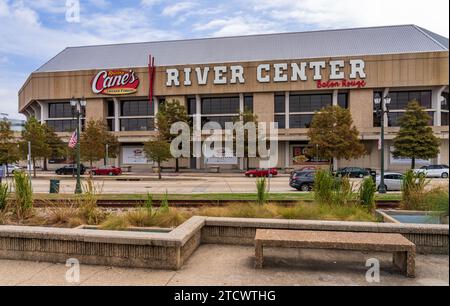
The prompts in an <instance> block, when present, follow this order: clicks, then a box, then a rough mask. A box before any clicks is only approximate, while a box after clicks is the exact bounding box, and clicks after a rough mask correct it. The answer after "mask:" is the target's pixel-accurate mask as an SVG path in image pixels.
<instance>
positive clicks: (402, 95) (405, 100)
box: [389, 90, 432, 110]
mask: <svg viewBox="0 0 450 306" xmlns="http://www.w3.org/2000/svg"><path fill="white" fill-rule="evenodd" d="M389 95H390V97H391V104H390V109H392V110H405V109H406V108H407V106H408V104H409V103H410V102H411V101H413V100H416V101H418V102H419V104H420V105H421V106H422V107H424V108H425V109H431V108H432V103H431V91H430V90H427V91H397V92H395V91H393V92H390V93H389Z"/></svg>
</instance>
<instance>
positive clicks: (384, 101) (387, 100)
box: [373, 93, 391, 194]
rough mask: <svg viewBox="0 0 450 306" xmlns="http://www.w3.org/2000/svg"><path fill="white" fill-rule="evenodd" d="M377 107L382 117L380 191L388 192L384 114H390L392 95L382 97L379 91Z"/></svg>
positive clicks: (378, 114) (376, 101)
mask: <svg viewBox="0 0 450 306" xmlns="http://www.w3.org/2000/svg"><path fill="white" fill-rule="evenodd" d="M373 101H374V103H375V107H376V110H377V116H379V117H380V119H381V176H380V189H379V191H378V192H379V193H381V194H385V193H386V185H385V184H384V115H385V114H389V105H390V104H391V97H390V96H389V94H388V95H386V96H385V97H384V98H381V96H380V94H379V93H376V94H375V98H374V100H373Z"/></svg>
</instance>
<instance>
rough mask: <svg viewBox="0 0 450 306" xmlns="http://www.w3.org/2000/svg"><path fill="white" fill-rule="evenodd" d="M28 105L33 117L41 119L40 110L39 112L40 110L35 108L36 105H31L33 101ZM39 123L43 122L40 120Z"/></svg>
mask: <svg viewBox="0 0 450 306" xmlns="http://www.w3.org/2000/svg"><path fill="white" fill-rule="evenodd" d="M30 107H31V109H32V110H33V114H34V117H35V118H36V119H37V120H40V119H41V112H40V111H41V110H40V109H38V108H36V107H35V106H34V105H33V103H32V104H30ZM41 123H44V122H41Z"/></svg>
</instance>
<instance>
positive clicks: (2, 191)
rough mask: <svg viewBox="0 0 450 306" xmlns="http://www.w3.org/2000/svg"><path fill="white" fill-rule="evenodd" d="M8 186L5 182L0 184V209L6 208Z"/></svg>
mask: <svg viewBox="0 0 450 306" xmlns="http://www.w3.org/2000/svg"><path fill="white" fill-rule="evenodd" d="M8 196H9V187H8V185H7V184H0V210H4V209H5V208H6V202H7V201H8Z"/></svg>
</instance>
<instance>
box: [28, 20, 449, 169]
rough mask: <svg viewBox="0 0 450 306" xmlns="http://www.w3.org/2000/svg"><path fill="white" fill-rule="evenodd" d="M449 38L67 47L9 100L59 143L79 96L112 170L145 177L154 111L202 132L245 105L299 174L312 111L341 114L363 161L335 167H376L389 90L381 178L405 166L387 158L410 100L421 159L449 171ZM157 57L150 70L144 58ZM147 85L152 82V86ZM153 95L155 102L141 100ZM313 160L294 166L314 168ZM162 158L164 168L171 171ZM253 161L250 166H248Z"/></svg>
mask: <svg viewBox="0 0 450 306" xmlns="http://www.w3.org/2000/svg"><path fill="white" fill-rule="evenodd" d="M448 45H449V41H448V38H445V37H442V36H439V35H437V34H435V33H432V32H430V31H428V30H426V29H423V28H420V27H417V26H415V25H402V26H387V27H374V28H358V29H343V30H327V31H314V32H301V33H284V34H269V35H254V36H242V37H227V38H209V39H192V40H179V41H165V42H149V43H132V44H119V45H101V46H87V47H71V48H67V49H65V50H64V51H62V52H61V53H60V54H58V55H56V56H55V57H54V58H52V59H51V60H49V61H48V62H47V63H46V64H44V65H43V66H42V67H40V68H39V69H37V70H36V71H35V72H33V73H32V74H31V75H30V76H29V78H28V80H27V81H26V82H25V84H24V85H23V87H22V89H21V90H20V92H19V110H20V112H21V113H23V114H24V115H26V116H27V117H30V116H35V117H36V118H38V120H40V121H41V122H45V123H47V124H48V125H50V126H52V127H53V128H54V129H55V130H56V131H57V132H58V133H60V135H61V137H63V138H64V139H65V140H68V139H69V138H70V135H71V133H72V132H73V131H74V130H75V127H76V121H75V120H74V119H73V118H72V111H71V107H70V102H69V101H70V99H71V98H72V97H75V98H82V97H83V98H85V99H86V100H87V106H86V116H85V118H84V119H83V122H85V121H86V120H91V119H95V120H104V121H105V122H106V123H107V125H108V128H109V130H110V131H112V132H114V133H115V134H116V135H117V136H118V138H119V141H120V143H121V148H120V156H119V157H118V158H117V160H116V161H115V163H116V164H117V165H121V166H133V168H142V169H148V168H149V164H151V163H150V162H149V161H148V160H147V159H146V158H145V155H144V153H143V143H144V142H146V141H148V140H149V139H151V138H152V137H154V136H155V134H156V132H155V115H156V114H157V112H158V107H159V105H160V104H161V103H164V101H168V100H175V99H176V100H178V101H180V102H181V103H182V104H184V105H185V106H186V109H187V111H188V113H189V115H190V116H191V117H192V118H193V119H194V120H193V121H194V122H197V123H201V125H200V124H194V128H196V129H200V128H201V126H203V125H204V124H205V123H207V122H210V121H215V122H219V123H220V124H222V125H223V124H224V123H225V122H233V121H234V120H235V119H236V118H238V117H239V114H240V113H241V112H242V111H243V110H244V109H249V110H252V111H253V112H254V114H256V115H257V116H258V121H260V122H277V123H278V125H279V129H280V130H279V145H278V146H279V149H278V150H279V152H278V156H279V162H278V167H279V168H281V169H292V168H296V167H299V166H300V164H297V161H298V160H297V159H295V157H297V156H299V155H302V154H304V152H305V149H306V148H307V147H308V137H307V132H308V128H309V125H310V122H311V120H312V117H313V115H314V113H315V112H317V111H319V110H320V109H322V108H323V107H325V106H328V105H339V106H341V107H344V108H348V109H349V110H350V111H351V114H352V117H353V120H354V124H355V126H356V127H357V129H358V130H359V132H360V138H361V141H362V142H363V144H364V146H365V148H366V151H367V155H366V156H364V157H363V158H361V159H358V160H350V161H347V160H339V161H335V167H344V166H359V167H365V168H373V169H380V167H381V166H380V165H381V152H380V148H379V139H380V134H381V126H380V121H381V120H380V118H379V117H378V116H377V114H376V111H375V106H374V96H375V94H377V93H380V94H381V95H387V94H389V95H390V96H391V98H392V102H391V105H390V113H389V114H388V115H386V117H385V119H386V120H385V128H386V129H385V130H386V131H385V138H386V146H385V152H384V155H385V160H386V161H387V165H386V168H387V169H389V170H404V169H406V168H407V167H408V166H409V164H410V161H409V160H407V159H398V158H394V157H393V156H392V153H391V152H392V150H393V147H392V139H393V138H394V137H395V135H396V133H397V132H398V130H399V128H398V124H399V119H400V118H401V117H402V115H403V114H404V112H405V109H406V105H407V104H408V102H409V101H411V100H417V101H419V102H420V104H421V105H422V106H423V107H424V108H425V109H426V111H427V112H428V113H429V114H430V116H431V118H432V120H431V121H430V125H431V126H432V127H433V130H434V132H435V135H436V136H437V137H439V138H440V139H441V140H442V144H441V153H440V155H439V156H438V157H437V158H436V159H434V160H429V161H418V163H419V164H421V163H423V164H426V163H438V164H441V163H442V164H448V155H449V151H448V147H449V140H448V139H449V137H448V136H449V104H448V101H447V97H448V91H449V87H448V84H449V69H448V68H449V66H448V65H449V61H448V60H449V53H448ZM150 55H152V56H153V57H154V58H155V69H154V70H155V72H154V74H153V73H150V71H151V70H152V66H151V65H149V56H150ZM150 84H152V85H150ZM150 92H152V95H153V97H154V98H153V103H149V95H150ZM324 163H327V161H323V160H316V158H311V159H310V160H308V161H306V162H305V161H301V164H302V165H317V164H324ZM172 164H173V162H170V163H169V164H168V165H167V166H170V165H172ZM258 165H259V161H258V159H256V158H252V159H250V167H258ZM181 166H182V167H183V168H188V169H206V168H208V167H209V166H220V167H221V168H222V169H244V168H246V166H247V165H245V159H243V158H240V159H237V158H236V159H233V158H224V159H220V158H219V159H206V158H195V157H192V158H186V159H183V160H182V161H181Z"/></svg>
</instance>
